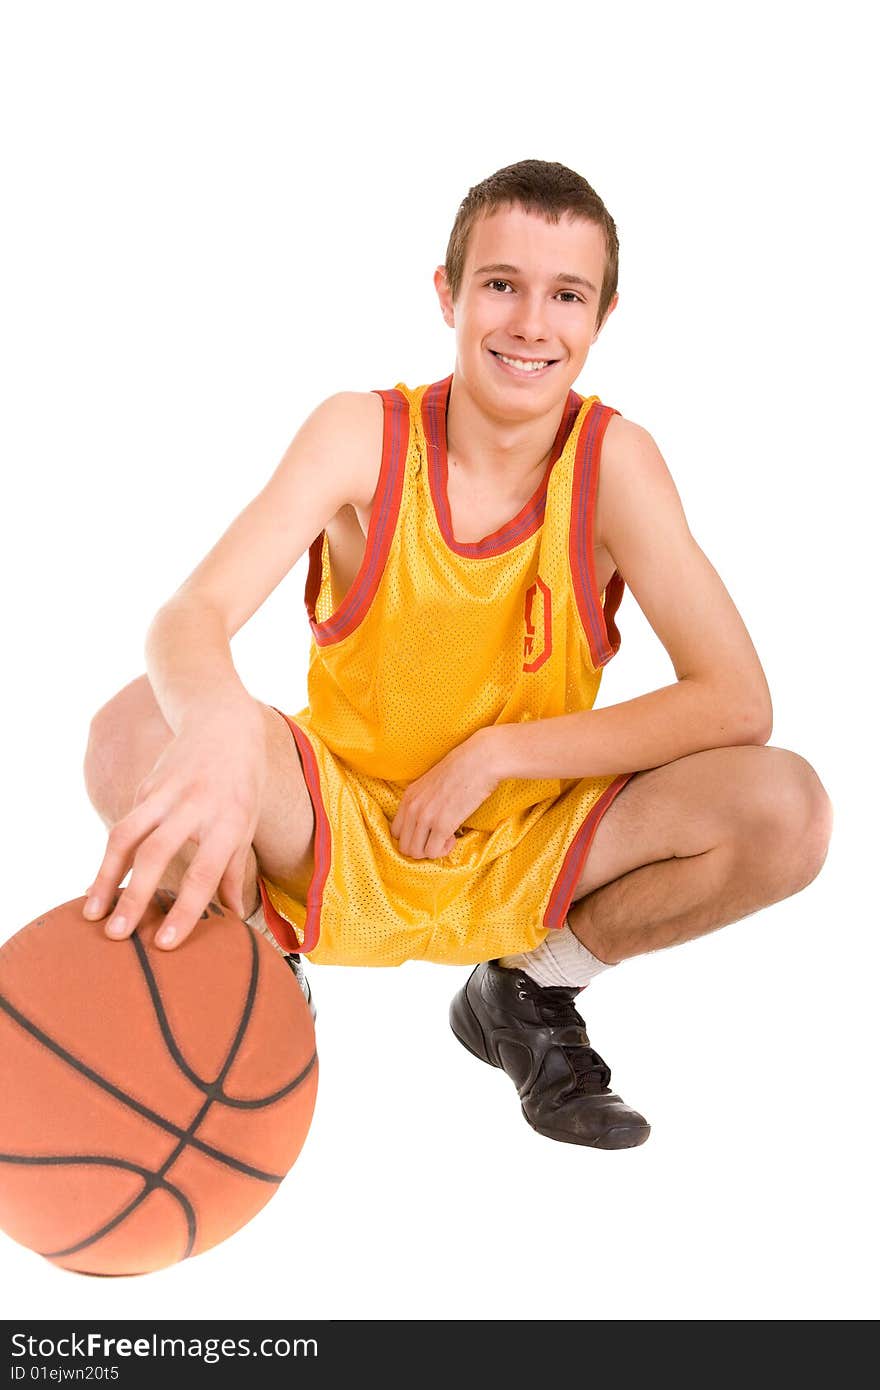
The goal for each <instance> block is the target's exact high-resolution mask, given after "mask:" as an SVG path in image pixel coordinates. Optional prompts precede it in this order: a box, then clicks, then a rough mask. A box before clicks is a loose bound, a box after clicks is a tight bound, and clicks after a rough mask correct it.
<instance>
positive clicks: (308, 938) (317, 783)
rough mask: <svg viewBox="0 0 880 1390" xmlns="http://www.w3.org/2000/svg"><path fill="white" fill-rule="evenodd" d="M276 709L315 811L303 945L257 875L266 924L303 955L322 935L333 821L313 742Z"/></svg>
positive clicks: (287, 947)
mask: <svg viewBox="0 0 880 1390" xmlns="http://www.w3.org/2000/svg"><path fill="white" fill-rule="evenodd" d="M272 708H273V709H275V708H276V707H275V706H274V705H273V706H272ZM276 713H277V714H280V715H281V718H282V719H284V720H285V722H286V723H287V725H288V727H289V729H290V732H291V733H292V734H293V737H294V741H295V743H296V747H297V750H298V752H299V756H300V761H301V762H302V769H303V773H304V775H305V779H306V786H307V787H308V789H309V796H310V797H311V799H312V809H313V811H314V813H315V871H314V873H313V874H312V881H311V883H310V884H309V891H308V893H307V895H306V902H305V908H306V920H305V927H304V934H303V941H302V945H300V941H299V937H298V936H297V934H296V932H295V931H294V929H293V926H292V925H291V923H290V922H288V920H287V918H286V917H282V916H281V913H280V912H279V911H278V910H277V908H276V907H275V906H274V905H273V903H272V902H271V901H270V898H269V894H268V893H267V891H266V888H265V886H264V884H263V880H262V878H258V879H257V882H258V885H259V889H260V898H261V900H262V903H263V914H264V916H265V918H266V925H267V927H268V928H269V930H270V931H271V932H272V935H273V936H274V937H275V939H276V941H277V942H278V944H279V945H280V946H282V947H283V948H284V950H285V951H291V952H293V953H294V954H296V953H298V952H300V951H301V952H302V953H303V955H308V953H309V951H313V950H314V949H315V947H316V946H317V944H318V938H319V936H320V935H321V907H322V905H323V901H324V884H325V883H326V882H327V875H328V874H329V872H330V857H331V848H332V836H331V834H330V822H329V820H328V819H327V812H326V809H325V807H324V801H323V798H322V796H321V778H320V776H319V774H318V764H317V762H316V761H315V754H314V751H313V749H312V745H311V744H310V743H309V740H308V739H307V738H306V736H305V734H304V733H303V731H302V729H301V728H300V727H299V725H298V724H295V723H294V721H293V720H292V719H291V718H290V717H289V715H286V714H285V713H284V711H283V710H280V709H279V710H276Z"/></svg>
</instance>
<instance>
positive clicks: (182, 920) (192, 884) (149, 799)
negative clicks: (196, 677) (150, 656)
mask: <svg viewBox="0 0 880 1390" xmlns="http://www.w3.org/2000/svg"><path fill="white" fill-rule="evenodd" d="M267 759H268V754H267V749H266V726H265V722H264V718H263V712H262V709H261V707H260V705H259V703H258V701H256V700H252V699H251V698H250V697H247V698H246V699H236V700H235V701H233V702H231V703H230V702H228V701H227V702H226V703H224V704H223V705H222V706H220V707H214V708H211V709H210V710H209V711H208V712H207V713H205V712H204V711H202V712H201V713H200V715H199V718H198V720H193V722H192V724H190V725H184V726H183V727H182V728H181V730H180V732H179V733H178V735H177V737H176V738H174V739H173V740H172V742H171V743H170V744H169V745H168V746H167V748H165V749H164V750H163V752H162V755H161V756H160V758H159V759H158V761H157V763H156V765H155V767H154V768H153V770H152V772H151V773H150V774H149V776H148V777H146V778H145V779H144V781H143V782H141V784H140V786H139V787H138V790H137V795H136V797H135V803H134V808H133V809H132V811H130V812H129V814H128V815H127V816H125V817H124V818H123V819H122V820H121V821H118V822H117V824H116V825H114V827H113V829H112V830H111V831H110V835H109V838H108V841H107V850H106V853H105V855H104V858H103V861H102V863H101V867H100V868H99V870H98V874H97V877H96V879H95V881H94V884H93V885H92V887H91V888H90V889H89V891H88V893H87V895H86V896H87V902H86V905H85V907H84V909H83V912H84V915H85V916H86V917H88V918H90V919H92V920H99V919H100V918H101V917H103V916H105V915H106V913H108V912H109V911H110V909H111V907H112V906H113V900H114V897H115V895H116V893H117V891H118V888H119V884H120V882H121V880H122V879H123V878H124V877H125V875H126V874H127V873H128V871H129V869H131V871H132V872H131V878H130V880H129V882H128V884H127V885H126V887H125V888H124V890H123V891H122V894H121V895H120V897H119V901H118V902H117V903H116V907H115V910H114V911H113V915H112V917H111V918H110V920H109V921H108V923H107V925H106V928H105V931H106V932H107V935H108V936H110V937H112V938H113V939H114V940H117V941H122V940H124V939H125V938H126V937H129V936H131V934H132V932H133V931H134V930H135V928H136V927H137V925H138V923H139V922H140V920H141V917H142V916H143V914H144V912H145V911H146V909H147V906H148V904H149V902H150V899H151V898H152V896H153V894H154V893H155V891H156V889H157V888H158V887H159V885H160V884H161V882H162V879H163V876H164V875H165V871H166V869H167V867H168V865H169V863H170V862H171V860H172V859H173V858H174V856H175V855H176V854H177V852H178V850H180V849H181V848H182V847H183V846H184V845H185V844H186V843H187V841H188V840H194V841H195V842H196V843H197V844H198V847H199V848H198V851H197V852H196V854H195V856H194V858H193V859H192V862H191V863H190V865H189V867H188V869H187V871H186V873H185V875H184V877H183V879H182V881H181V884H180V887H179V889H178V892H177V898H176V901H175V902H174V905H173V907H172V908H171V909H170V911H169V913H168V915H167V917H166V918H165V920H164V922H163V923H162V926H161V927H160V928H159V930H158V932H157V933H156V937H155V940H156V944H157V945H158V946H162V947H164V948H166V949H169V948H170V949H173V948H174V947H175V946H179V945H180V944H181V942H182V941H185V940H186V938H187V937H188V936H189V934H190V932H191V931H192V930H193V927H194V926H195V925H196V923H197V922H198V921H199V919H200V917H201V916H202V913H203V912H204V911H205V909H206V907H207V905H208V903H209V902H210V901H211V899H212V898H213V897H214V896H215V895H217V896H219V898H220V901H221V902H222V903H223V904H224V905H225V906H226V907H228V908H230V909H231V911H233V912H235V913H237V914H238V915H239V916H243V915H244V901H243V897H244V874H245V867H246V864H247V860H248V855H249V852H250V849H251V844H252V841H253V838H254V834H255V832H256V828H257V823H258V820H259V815H260V807H261V804H262V793H263V786H264V783H265V780H266V774H267ZM218 886H219V891H218Z"/></svg>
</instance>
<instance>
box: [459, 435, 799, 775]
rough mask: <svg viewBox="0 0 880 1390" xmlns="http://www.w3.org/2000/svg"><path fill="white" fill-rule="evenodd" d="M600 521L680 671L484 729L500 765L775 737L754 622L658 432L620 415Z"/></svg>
mask: <svg viewBox="0 0 880 1390" xmlns="http://www.w3.org/2000/svg"><path fill="white" fill-rule="evenodd" d="M596 532H597V536H598V538H599V539H601V542H602V544H603V545H604V546H605V548H606V549H607V550H608V551H609V552H610V554H611V555H612V557H613V559H614V561H615V564H616V565H617V568H618V569H619V570H620V573H621V575H622V576H623V578H624V580H625V581H626V583H627V584H628V586H629V588H630V589H631V590H632V592H633V595H634V596H635V599H636V601H637V603H638V604H639V607H640V608H641V610H642V612H643V613H644V614H645V617H646V618H647V619H648V622H649V623H650V624H651V627H652V628H653V630H654V632H655V633H656V634H657V636H658V638H659V639H660V641H661V642H662V643H663V646H664V647H665V649H666V651H667V652H668V654H669V657H670V659H671V661H672V664H673V667H674V668H675V673H676V676H677V678H678V680H677V683H676V684H675V685H668V686H664V687H663V688H662V689H660V690H655V691H652V692H650V693H649V694H647V695H640V696H638V697H637V698H636V699H634V700H627V701H624V702H623V703H621V704H618V705H611V706H609V707H607V708H605V709H598V710H584V711H582V712H577V713H574V714H564V715H560V716H558V717H555V718H551V719H539V720H534V721H532V722H530V723H524V724H509V725H499V726H497V727H494V728H492V729H491V730H484V731H481V733H486V734H489V735H490V736H491V740H492V743H491V750H490V751H491V755H492V756H493V757H494V758H495V759H496V760H497V767H498V770H499V773H500V776H501V777H536V778H539V777H590V776H592V777H603V776H608V775H611V774H613V773H615V772H636V771H639V770H641V769H643V768H649V767H659V766H661V765H662V764H663V763H668V762H672V761H673V760H674V759H676V758H682V757H684V756H685V755H686V754H688V753H695V752H699V751H702V750H703V749H708V748H717V747H723V746H725V745H728V744H739V743H766V741H767V739H768V738H769V737H770V730H771V727H772V721H773V716H772V706H771V701H770V692H769V689H768V687H767V681H766V678H765V676H764V671H763V669H762V667H761V663H760V661H759V659H758V655H757V652H756V651H755V648H754V646H753V644H752V640H751V638H750V636H749V634H748V632H747V630H746V627H745V624H744V623H743V621H742V618H741V617H740V615H739V613H738V612H737V609H736V607H735V605H734V603H733V600H732V599H731V597H730V595H729V593H728V592H727V590H726V588H725V587H724V584H723V583H722V581H721V579H720V578H719V576H718V574H717V573H716V571H715V569H714V568H713V567H712V565H711V564H710V563H709V560H708V559H707V558H706V556H705V555H704V553H703V551H702V550H701V549H700V547H699V545H698V544H697V542H696V540H695V539H694V537H693V535H692V534H691V531H690V528H689V526H688V524H687V521H686V519H685V515H684V511H683V509H682V506H681V501H680V498H679V495H678V492H677V490H676V487H675V484H674V482H673V480H672V477H671V476H670V473H669V470H668V468H667V467H666V464H665V463H664V461H663V458H662V456H661V454H660V451H659V449H658V448H657V446H656V444H655V443H654V441H653V439H652V438H651V436H650V435H649V434H648V433H647V431H645V430H643V429H641V428H640V427H639V426H638V425H634V424H632V423H631V422H630V421H627V420H623V419H621V418H620V417H619V416H616V417H615V418H614V419H613V420H612V421H611V422H610V424H609V426H608V430H607V433H606V436H605V440H604V443H603V449H602V461H601V475H600V483H599V493H598V497H597V511H596ZM487 747H489V744H488V743H487Z"/></svg>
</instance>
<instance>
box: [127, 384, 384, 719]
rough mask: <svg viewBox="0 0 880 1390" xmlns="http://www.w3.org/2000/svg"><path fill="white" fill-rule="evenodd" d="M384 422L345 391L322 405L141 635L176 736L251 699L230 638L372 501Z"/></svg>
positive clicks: (365, 395)
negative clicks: (213, 711)
mask: <svg viewBox="0 0 880 1390" xmlns="http://www.w3.org/2000/svg"><path fill="white" fill-rule="evenodd" d="M382 418H383V417H382V401H381V399H380V397H379V396H377V395H376V394H375V393H372V392H354V391H343V392H340V393H339V394H338V395H335V396H331V397H330V398H329V399H328V400H326V401H323V402H322V403H321V404H320V405H319V406H318V407H317V408H316V409H315V410H314V411H313V412H312V414H311V415H310V416H309V417H308V419H307V420H306V421H305V422H304V424H303V425H302V427H301V428H300V430H299V431H298V432H297V434H296V435H295V437H294V439H293V441H292V443H291V444H290V446H289V447H288V449H287V450H286V452H285V454H284V457H283V458H282V459H281V462H280V463H279V465H278V467H277V468H276V470H275V472H274V473H273V474H272V476H271V478H270V479H269V481H268V482H267V483H266V485H265V487H264V488H263V489H262V491H261V492H259V493H257V495H256V497H255V498H254V499H253V501H252V502H249V503H248V505H247V506H246V507H245V509H244V511H242V512H241V513H240V514H239V515H238V516H237V517H236V518H235V520H234V521H233V522H232V524H231V525H230V526H229V528H228V529H227V530H226V531H225V532H224V534H223V535H222V536H221V537H220V539H219V541H218V542H217V544H216V545H215V546H214V547H213V549H211V550H210V551H209V552H208V554H207V555H206V556H205V558H204V559H203V560H202V561H201V563H200V564H199V565H198V566H197V568H196V569H195V570H194V571H193V572H192V574H191V575H190V576H189V578H188V579H186V580H185V581H184V583H183V584H182V585H181V587H180V589H179V590H178V591H177V593H176V594H174V595H173V597H172V598H171V599H169V600H168V602H167V603H165V604H163V606H162V608H160V610H159V612H158V613H157V614H156V616H155V618H154V619H153V622H152V623H151V625H150V628H149V631H148V633H147V641H146V660H147V674H148V675H149V678H150V684H151V685H152V687H153V692H154V694H155V696H156V700H157V701H158V704H159V707H160V709H161V710H162V713H163V715H164V716H165V719H166V720H167V722H168V724H169V725H170V727H171V728H172V729H173V730H174V732H175V733H179V731H180V728H181V726H182V725H183V724H184V723H185V722H186V719H187V715H188V714H189V713H194V714H196V715H198V714H199V713H200V711H201V710H203V708H204V707H205V706H206V705H216V704H217V703H218V702H221V703H226V702H232V703H233V704H234V703H235V702H236V701H240V700H241V699H243V698H246V699H249V698H250V697H249V696H248V694H247V691H246V690H245V688H244V686H243V685H242V683H241V681H240V680H239V677H238V674H237V672H236V670H235V667H234V665H233V662H232V653H231V650H230V645H229V643H230V639H231V638H232V637H233V636H234V635H235V633H236V632H238V631H239V629H240V628H242V627H243V626H244V625H245V623H246V622H247V621H248V620H249V619H250V618H251V617H252V616H253V615H254V613H256V612H257V610H258V609H259V608H260V607H261V606H262V604H263V603H264V602H265V600H266V599H267V598H268V596H269V594H271V593H272V591H273V590H274V589H275V588H276V587H277V586H278V584H280V582H281V580H282V579H283V578H284V576H285V575H286V574H287V573H288V572H289V570H291V569H292V567H293V566H294V565H295V564H296V562H297V560H299V559H300V557H301V556H302V555H304V554H305V552H306V550H307V549H308V547H309V546H310V544H311V543H312V541H313V540H314V538H315V536H317V535H319V534H320V532H321V531H322V530H323V529H324V527H325V526H326V524H327V522H328V521H329V520H330V519H331V517H333V516H335V514H336V512H338V511H339V509H340V508H341V507H343V506H345V505H346V504H347V503H349V502H358V503H362V502H366V501H368V500H369V498H370V497H371V496H372V493H373V492H374V491H375V487H376V483H377V480H378V465H379V460H380V458H381V453H382Z"/></svg>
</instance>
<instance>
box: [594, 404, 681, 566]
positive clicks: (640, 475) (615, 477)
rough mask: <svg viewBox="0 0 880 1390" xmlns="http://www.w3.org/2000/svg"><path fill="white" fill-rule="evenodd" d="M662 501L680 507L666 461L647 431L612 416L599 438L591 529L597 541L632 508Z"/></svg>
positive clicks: (609, 532) (620, 523)
mask: <svg viewBox="0 0 880 1390" xmlns="http://www.w3.org/2000/svg"><path fill="white" fill-rule="evenodd" d="M658 501H660V502H663V503H664V504H665V506H666V507H673V508H674V509H676V510H679V509H680V506H681V502H680V498H679V495H678V490H677V488H676V486H675V483H674V481H673V478H672V475H671V473H670V472H669V469H668V467H667V466H666V461H665V459H664V458H663V455H662V454H661V452H660V449H659V448H658V446H657V442H656V440H655V439H654V437H653V435H651V434H650V433H649V432H648V430H646V429H645V428H644V427H643V426H642V425H637V424H636V423H635V421H634V420H627V419H626V418H625V417H624V416H623V415H612V416H611V419H610V420H609V421H608V425H607V428H606V430H605V436H604V438H603V440H602V457H601V462H600V467H599V480H598V486H597V491H596V508H595V516H594V529H595V534H596V538H597V540H599V541H601V542H602V543H603V544H604V543H607V539H608V537H609V535H610V534H611V533H612V532H614V531H617V530H619V528H620V526H621V525H624V524H626V518H627V515H628V514H629V513H632V512H633V511H644V510H645V509H646V508H648V509H650V508H652V507H654V506H656V505H657V504H658Z"/></svg>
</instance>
